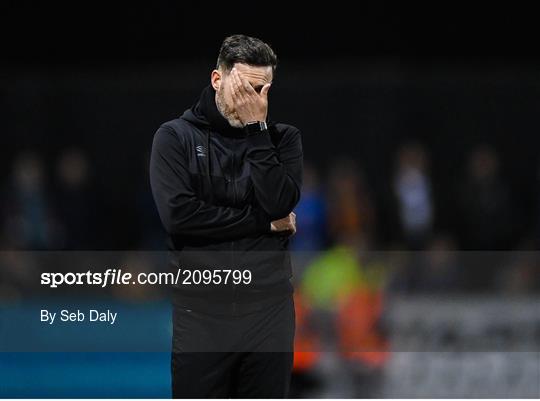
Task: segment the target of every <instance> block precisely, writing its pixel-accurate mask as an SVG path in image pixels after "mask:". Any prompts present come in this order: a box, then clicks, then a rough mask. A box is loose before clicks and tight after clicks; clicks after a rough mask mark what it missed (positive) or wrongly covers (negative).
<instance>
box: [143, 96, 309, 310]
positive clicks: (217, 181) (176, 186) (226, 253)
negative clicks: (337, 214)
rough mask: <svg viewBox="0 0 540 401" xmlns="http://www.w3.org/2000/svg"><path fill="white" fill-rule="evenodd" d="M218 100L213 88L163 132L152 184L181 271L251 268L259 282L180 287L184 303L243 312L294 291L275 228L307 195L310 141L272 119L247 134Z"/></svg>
mask: <svg viewBox="0 0 540 401" xmlns="http://www.w3.org/2000/svg"><path fill="white" fill-rule="evenodd" d="M214 96H215V91H214V89H213V88H212V87H211V86H208V87H207V88H205V89H204V90H203V92H202V94H201V97H200V98H199V100H198V101H197V102H196V103H195V104H194V106H193V107H191V108H190V109H188V110H186V111H185V112H184V114H183V115H182V116H181V117H180V118H177V119H175V120H172V121H168V122H166V123H164V124H162V125H161V127H160V128H159V129H158V130H157V132H156V133H155V136H154V141H153V145H152V154H151V159H150V183H151V187H152V193H153V196H154V200H155V202H156V205H157V209H158V212H159V215H160V218H161V221H162V223H163V226H164V227H165V230H166V231H167V233H168V235H169V238H168V246H169V249H170V250H171V256H172V259H171V262H172V263H173V268H174V269H177V268H182V269H191V270H193V269H200V270H214V269H233V270H235V269H238V270H244V269H249V270H250V272H251V280H250V283H249V284H235V283H233V282H232V280H231V279H230V278H229V280H228V281H229V282H228V283H227V284H225V285H224V284H215V285H214V284H200V285H193V284H180V283H177V285H176V291H175V301H176V302H177V303H178V304H182V305H183V306H186V307H193V308H199V309H209V310H212V311H218V310H219V311H224V312H237V311H238V312H243V311H249V310H254V309H258V308H261V307H263V306H265V305H267V304H270V303H272V302H277V301H278V300H279V299H281V298H282V297H283V296H286V295H290V293H291V292H292V286H291V284H290V281H289V278H290V277H291V276H292V272H291V265H290V257H289V254H288V251H287V247H288V237H287V235H283V234H275V233H272V232H271V231H270V222H271V221H273V220H276V219H280V218H282V217H285V216H287V215H288V214H289V213H290V212H291V211H292V210H293V208H294V207H295V205H296V204H297V203H298V201H299V199H300V191H301V186H302V157H303V156H302V143H301V137H300V131H299V130H298V129H297V128H295V127H293V126H291V125H286V124H274V123H272V122H269V123H268V130H267V131H264V132H262V133H258V134H255V135H250V136H247V135H246V134H245V133H244V131H243V130H241V129H236V128H233V127H231V126H230V125H229V124H228V122H227V120H226V119H225V118H223V117H222V116H221V114H220V113H219V111H218V110H217V107H216V104H215V100H214ZM193 277H195V276H193ZM223 278H224V276H223Z"/></svg>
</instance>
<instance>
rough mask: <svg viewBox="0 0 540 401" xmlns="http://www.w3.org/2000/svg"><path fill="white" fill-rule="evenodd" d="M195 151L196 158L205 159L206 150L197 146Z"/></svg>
mask: <svg viewBox="0 0 540 401" xmlns="http://www.w3.org/2000/svg"><path fill="white" fill-rule="evenodd" d="M195 150H196V151H197V157H205V156H206V149H205V148H204V146H202V145H199V146H195Z"/></svg>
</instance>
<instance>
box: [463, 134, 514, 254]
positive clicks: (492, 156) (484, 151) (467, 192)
mask: <svg viewBox="0 0 540 401" xmlns="http://www.w3.org/2000/svg"><path fill="white" fill-rule="evenodd" d="M459 206H460V216H461V217H462V219H463V220H462V222H461V227H460V238H461V239H462V241H463V243H462V245H463V247H464V248H468V249H477V250H495V249H508V248H509V247H510V246H511V236H512V233H513V228H514V223H515V217H516V216H515V213H514V212H513V210H512V206H513V205H512V201H511V193H510V189H509V187H508V186H507V185H506V183H505V182H504V181H503V180H502V178H501V176H500V174H499V158H498V156H497V153H496V152H495V150H494V149H493V148H492V147H490V146H487V145H483V146H480V147H478V148H477V149H475V150H474V151H473V152H472V153H471V154H470V157H469V161H468V166H467V177H466V179H465V183H464V185H463V186H462V188H461V191H460V203H459Z"/></svg>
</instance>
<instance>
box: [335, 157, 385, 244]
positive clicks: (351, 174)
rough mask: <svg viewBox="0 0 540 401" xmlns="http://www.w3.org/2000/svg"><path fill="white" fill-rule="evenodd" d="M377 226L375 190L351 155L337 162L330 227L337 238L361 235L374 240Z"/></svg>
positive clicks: (362, 237) (365, 239)
mask: <svg viewBox="0 0 540 401" xmlns="http://www.w3.org/2000/svg"><path fill="white" fill-rule="evenodd" d="M374 227H375V213H374V208H373V204H372V201H371V194H370V191H369V190H368V187H367V182H366V180H365V178H364V174H363V171H362V170H361V169H360V167H359V166H358V165H357V164H356V163H355V162H354V161H353V160H350V159H339V161H337V162H334V163H333V165H332V167H331V169H330V175H329V181H328V229H329V234H330V236H331V239H332V241H333V242H339V241H340V240H341V238H347V237H350V238H358V237H359V238H361V239H362V240H363V241H364V242H366V243H368V244H370V243H371V241H372V239H373V234H374V232H373V231H374Z"/></svg>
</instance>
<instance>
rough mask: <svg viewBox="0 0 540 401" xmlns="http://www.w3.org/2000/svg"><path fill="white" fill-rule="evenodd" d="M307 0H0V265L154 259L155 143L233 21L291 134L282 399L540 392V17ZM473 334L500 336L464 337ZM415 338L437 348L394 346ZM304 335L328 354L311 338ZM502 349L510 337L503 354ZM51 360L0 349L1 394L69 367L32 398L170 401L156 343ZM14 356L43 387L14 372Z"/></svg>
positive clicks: (5, 274)
mask: <svg viewBox="0 0 540 401" xmlns="http://www.w3.org/2000/svg"><path fill="white" fill-rule="evenodd" d="M214 7H216V8H214ZM229 7H234V8H233V9H232V10H230V9H228V8H229ZM269 9H270V10H269ZM309 11H310V13H307V12H299V13H296V12H293V11H291V10H290V9H288V8H283V9H277V8H276V7H270V5H268V6H267V7H264V8H263V9H261V10H258V9H256V8H255V7H254V6H253V5H249V6H245V7H243V6H241V5H240V4H237V5H234V6H232V5H231V6H229V5H225V4H224V5H221V6H220V7H217V6H212V5H208V4H202V5H200V6H196V5H192V6H190V7H187V6H186V5H185V4H182V3H179V2H172V1H170V2H166V1H165V2H153V3H151V4H150V3H140V4H137V5H135V4H130V5H129V6H127V5H120V4H116V5H111V4H107V5H106V6H105V5H104V6H99V5H97V4H96V3H94V2H92V3H90V2H83V3H77V4H76V5H75V4H74V5H71V6H59V5H52V4H50V3H38V4H32V3H26V2H14V1H8V2H3V3H2V5H1V6H0V22H1V23H0V33H1V37H2V50H1V53H0V116H1V117H2V118H1V136H0V138H1V142H0V143H1V148H0V149H1V150H0V250H2V251H4V252H0V253H1V254H2V255H3V256H2V261H0V263H2V264H3V266H12V265H13V264H12V260H10V258H12V257H13V256H12V255H13V254H11V253H9V252H8V251H30V250H32V251H36V250H43V251H60V250H66V251H67V250H69V251H74V250H139V251H140V250H144V251H158V250H163V249H164V232H163V230H162V228H161V225H160V222H159V219H158V216H157V213H156V210H155V207H154V204H153V200H152V196H151V193H150V188H149V182H148V174H147V170H148V156H149V151H150V147H151V142H152V137H153V134H154V132H155V131H156V129H157V128H158V127H159V125H160V124H161V123H163V122H165V121H167V120H170V119H173V118H176V117H178V116H179V115H181V114H182V113H183V111H184V110H185V109H186V108H188V107H190V106H191V104H192V103H193V102H194V101H195V100H196V98H197V96H198V95H199V93H200V91H201V89H202V88H203V87H204V86H205V85H207V84H208V82H209V76H210V72H211V70H212V68H213V67H214V64H215V61H216V58H217V54H218V51H219V47H220V45H221V41H222V40H223V38H224V37H225V36H227V35H229V34H233V33H245V34H248V35H252V36H256V37H259V38H261V39H263V40H264V41H266V42H268V43H269V44H271V45H272V47H273V48H274V50H275V51H276V53H277V55H278V58H279V66H278V70H277V75H276V77H275V79H274V85H273V87H272V90H271V93H270V116H271V118H272V119H274V120H277V121H283V122H288V123H291V124H293V125H295V126H297V127H298V128H300V129H301V130H302V133H303V146H304V157H305V177H304V190H303V194H302V200H301V202H300V204H299V205H298V206H297V208H296V213H297V215H298V217H297V223H298V233H297V234H296V236H295V237H294V238H293V240H292V243H291V249H292V250H293V251H294V252H295V253H294V255H295V258H296V260H295V267H294V269H295V270H294V284H295V286H296V290H297V291H296V299H295V300H296V308H297V325H298V329H297V337H296V338H297V349H298V352H297V353H296V355H295V372H294V376H293V383H292V393H291V396H294V397H299V398H301V397H314V398H319V397H346V398H347V397H386V396H393V397H399V396H408V397H416V396H424V397H437V396H455V397H467V396H477V397H478V396H491V397H506V396H519V397H530V396H532V397H537V396H539V395H540V354H539V352H538V349H539V348H538V344H539V343H540V322H539V321H538V318H537V317H535V313H534V311H536V310H539V309H538V307H539V306H540V303H539V298H538V295H539V293H540V274H539V273H540V268H539V266H540V265H539V263H538V262H539V259H540V258H539V255H538V253H537V252H536V251H537V250H538V247H539V234H540V147H539V144H540V139H539V136H538V132H539V130H540V121H539V119H538V112H539V107H540V53H539V51H538V47H537V44H536V38H537V36H538V26H537V24H536V23H535V21H534V13H532V12H531V11H530V10H525V9H517V8H515V9H512V10H510V9H507V8H502V7H501V8H495V7H494V6H493V5H491V6H490V7H487V6H483V5H476V6H471V5H467V6H457V5H456V4H455V3H447V4H442V5H441V4H437V6H436V7H435V6H428V5H425V4H424V5H419V4H417V5H413V4H409V3H408V4H406V5H400V6H396V5H395V4H391V3H389V2H385V1H377V2H363V3H362V5H359V6H358V8H357V9H355V10H354V11H353V10H347V9H344V8H340V7H338V6H337V5H336V6H334V7H333V8H331V9H330V8H325V9H324V10H313V9H310V10H309ZM0 280H1V281H0V288H2V292H1V293H0V297H1V298H2V299H6V301H5V302H4V305H11V304H9V302H15V301H13V300H17V299H19V300H20V299H23V298H24V299H28V296H29V295H31V294H32V293H33V292H32V291H33V287H32V285H33V284H35V283H33V284H31V283H30V282H31V281H32V280H34V278H33V277H32V275H31V274H30V273H28V270H27V269H25V268H24V267H21V269H19V270H17V269H13V268H11V269H10V268H4V269H2V272H1V274H0ZM29 283H30V284H29ZM112 299H113V300H114V299H116V300H117V301H116V302H120V303H121V302H123V300H124V299H125V296H124V295H122V294H120V295H118V294H112ZM36 302H38V303H39V301H36ZM110 302H113V301H110ZM448 304H450V306H448ZM159 305H161V304H159ZM165 307H166V306H165V304H163V308H165ZM435 307H440V308H441V309H437V311H442V312H440V313H439V312H437V313H435V312H434V311H435V309H430V308H435ZM163 310H164V309H163ZM500 310H506V311H507V313H505V314H501V313H497V311H500ZM470 311H473V312H471V313H469V312H470ZM523 311H526V312H523ZM527 311H533V312H532V313H531V314H528V312H527ZM520 313H521V314H520ZM523 313H525V314H524V315H522V314H523ZM163 316H164V319H165V320H166V316H167V313H164V314H163ZM516 316H517V317H516ZM437 319H438V320H437ZM5 322H6V319H4V324H5ZM413 323H414V324H413ZM445 324H446V325H445ZM163 325H164V327H166V325H167V322H165V323H163ZM164 330H165V329H164ZM471 332H474V333H476V335H480V334H479V333H481V334H482V335H484V336H487V337H489V336H497V339H498V341H499V342H497V343H496V344H497V345H496V346H495V345H493V346H490V347H476V348H475V347H473V346H471V347H466V346H463V342H460V341H461V340H463V338H466V340H463V341H465V342H466V341H469V340H470V333H471ZM464 333H465V334H464ZM466 333H469V334H467V335H469V337H467V335H466ZM516 336H517V337H516ZM520 336H521V337H520ZM448 337H451V338H452V339H453V340H452V341H450V342H449V343H448V341H449V340H448ZM433 338H435V340H434V339H433ZM484 338H486V337H484ZM426 339H430V341H435V343H436V344H435V345H433V346H432V347H431V348H429V347H428V348H429V349H428V350H429V351H432V352H426V351H427V350H426V349H424V350H423V352H420V351H419V349H420V348H419V347H414V346H403V345H402V344H403V341H408V344H410V341H412V342H413V343H415V342H416V343H419V344H420V343H422V342H425V341H426ZM321 343H331V344H333V346H332V347H330V348H332V349H334V350H337V349H340V350H341V351H340V352H315V350H318V349H323V348H325V347H323V346H320V345H319V344H321ZM519 343H526V344H528V348H527V347H526V349H525V351H527V352H523V351H524V350H523V349H522V350H520V352H510V351H509V350H510V349H511V347H510V345H509V344H519ZM441 344H443V345H448V344H450V346H449V347H450V348H448V349H450V350H451V351H452V352H450V351H448V350H447V349H446V348H445V349H444V352H442V351H443V346H442V345H441ZM460 349H461V351H462V352H459V350H460ZM302 350H304V351H306V352H302ZM351 350H354V351H355V352H351ZM359 350H363V351H359ZM308 351H309V352H308ZM414 351H418V352H414ZM435 351H441V352H435ZM44 357H45V356H44V355H41V354H40V355H32V354H26V355H24V357H23V356H21V355H19V354H7V353H3V354H2V355H1V356H0V372H2V375H0V377H4V378H5V377H11V380H4V382H3V383H2V380H3V379H1V378H0V396H17V395H18V394H25V395H27V396H40V394H45V390H44V389H45V388H49V387H47V384H46V383H51V380H49V378H50V377H54V372H57V373H58V372H65V371H70V372H72V375H73V377H75V378H76V379H74V380H75V381H73V380H72V381H71V382H70V383H72V385H70V386H68V385H67V384H66V383H67V382H59V381H58V379H55V380H56V384H55V385H53V387H52V389H50V388H49V390H47V391H48V392H46V393H47V394H51V395H55V396H73V397H78V396H85V397H91V396H98V397H99V396H102V395H103V396H113V397H114V396H119V395H120V396H124V395H125V396H133V397H136V396H139V395H143V396H156V397H161V396H162V397H168V396H170V394H169V392H168V391H169V389H168V380H169V378H168V377H167V375H168V365H167V364H168V359H167V358H168V355H167V354H166V353H164V354H151V353H148V356H147V358H148V360H144V358H143V360H142V361H139V363H133V360H132V359H129V358H133V356H132V355H131V356H130V355H128V354H123V356H119V355H117V354H115V355H112V356H111V355H110V354H105V355H102V356H99V355H97V356H96V355H95V354H92V355H86V354H84V355H83V354H81V355H79V356H78V357H77V355H75V354H66V355H54V354H48V355H47V356H46V358H48V360H47V361H46V362H43V358H44ZM139 357H141V356H139ZM33 358H34V359H33ZM36 358H37V359H39V360H40V361H41V365H39V364H38V366H44V368H43V369H42V370H39V369H37V370H36V368H35V366H36V363H35V361H36ZM100 358H101V359H100ZM122 358H127V359H125V360H124V359H122ZM96 360H97V361H98V362H96ZM100 361H101V362H100ZM111 361H116V362H115V363H118V364H120V365H121V367H120V365H119V366H118V367H116V368H114V366H116V365H114V364H113V365H111V363H113V362H111ZM122 364H123V365H122ZM104 365H107V366H113V367H112V368H111V371H113V372H119V371H121V372H123V373H122V375H123V376H118V375H116V376H115V375H113V374H110V373H106V372H107V371H103V370H102V366H104ZM29 366H33V367H34V368H33V370H32V372H33V375H34V377H36V383H41V384H39V385H37V384H36V386H34V387H32V386H28V383H26V384H25V385H23V384H22V383H23V382H22V380H24V378H25V377H26V374H27V373H28V371H29V370H28V369H29ZM92 366H93V367H94V369H92ZM149 366H150V367H152V368H151V371H153V372H161V373H160V374H154V375H148V372H147V369H149ZM55 369H56V370H55ZM74 369H75V370H74ZM77 369H79V370H77ZM130 369H131V370H130ZM137 369H139V370H137ZM145 369H146V370H145ZM47 371H48V373H47ZM7 372H18V373H12V374H11V376H6V375H7ZM51 372H53V373H51ZM73 372H79V373H80V374H74V373H73ZM479 372H481V373H479ZM516 372H517V373H516ZM4 373H6V375H4ZM17 375H18V376H17ZM137 375H139V376H137ZM133 377H141V378H146V380H138V381H137V383H139V384H140V385H141V386H144V389H142V388H139V387H137V386H136V385H135V386H134V385H133V383H132V379H133ZM17 378H18V379H17ZM38 378H41V379H38ZM77 378H78V379H77ZM18 380H19V381H18ZM77 380H82V382H81V384H80V385H79V386H77V385H76V384H73V383H79V382H78V381H77ZM94 380H99V381H101V382H102V383H103V385H102V387H101V390H99V391H98V390H97V389H96V388H94V387H93V386H92V385H89V383H93V381H94ZM52 382H54V380H53V381H52ZM141 383H143V384H141ZM23 388H25V389H26V390H25V391H26V392H25V393H21V392H22V391H23V390H22V389H23ZM103 388H105V390H103ZM100 391H101V392H100Z"/></svg>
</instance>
